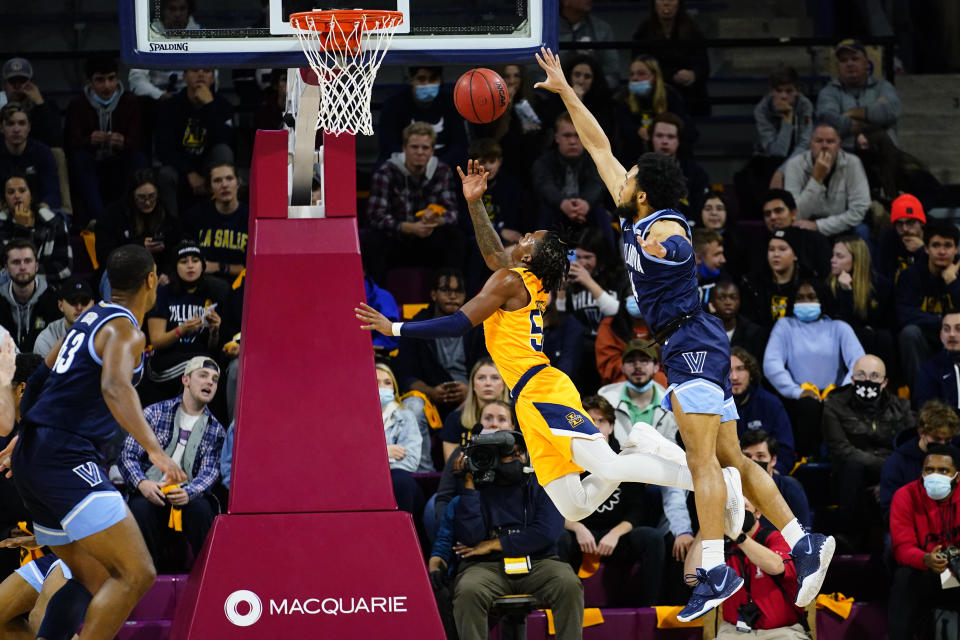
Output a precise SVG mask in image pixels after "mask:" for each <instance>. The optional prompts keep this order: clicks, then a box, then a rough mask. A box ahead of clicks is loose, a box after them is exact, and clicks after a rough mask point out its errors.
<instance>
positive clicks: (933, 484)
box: [923, 473, 957, 500]
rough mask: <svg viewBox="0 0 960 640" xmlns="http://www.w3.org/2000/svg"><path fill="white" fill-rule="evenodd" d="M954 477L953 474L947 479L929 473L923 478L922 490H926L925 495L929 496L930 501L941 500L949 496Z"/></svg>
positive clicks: (955, 475)
mask: <svg viewBox="0 0 960 640" xmlns="http://www.w3.org/2000/svg"><path fill="white" fill-rule="evenodd" d="M956 477H957V474H953V477H952V478H948V477H947V476H945V475H942V474H939V473H931V474H930V475H928V476H923V488H924V489H926V490H927V495H928V496H930V498H931V499H933V500H943V499H944V498H946V497H947V496H948V495H950V487H951V485H952V484H953V478H956Z"/></svg>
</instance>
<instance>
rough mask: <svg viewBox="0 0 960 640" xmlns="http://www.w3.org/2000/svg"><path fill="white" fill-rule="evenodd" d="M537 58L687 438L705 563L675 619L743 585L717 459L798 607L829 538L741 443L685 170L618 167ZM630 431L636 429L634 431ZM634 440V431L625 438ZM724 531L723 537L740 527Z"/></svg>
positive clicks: (815, 586) (821, 567)
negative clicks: (791, 579)
mask: <svg viewBox="0 0 960 640" xmlns="http://www.w3.org/2000/svg"><path fill="white" fill-rule="evenodd" d="M537 62H538V63H539V64H540V67H541V68H543V70H544V71H545V72H546V74H547V77H546V79H545V80H544V81H543V82H540V83H538V84H537V85H536V86H537V87H541V88H544V89H547V90H549V91H553V92H554V93H557V94H559V95H560V97H561V98H562V100H563V103H564V105H565V106H566V107H567V110H568V111H569V113H570V116H571V119H572V120H573V124H574V127H575V128H576V130H577V133H578V135H579V136H580V141H581V142H582V143H583V146H584V148H585V149H586V150H587V152H589V153H590V156H591V158H593V161H594V163H595V164H596V166H597V171H598V172H599V173H600V177H601V179H602V180H603V182H604V184H605V185H606V187H607V189H608V190H609V191H610V195H612V196H613V199H614V202H616V204H617V208H618V213H620V218H621V225H622V244H623V254H624V260H625V261H626V263H627V266H628V268H629V269H630V273H631V280H632V283H633V289H634V295H635V296H636V298H637V304H638V306H639V308H640V311H641V315H642V316H643V318H644V320H645V321H646V322H647V324H648V325H649V326H650V328H651V329H652V330H653V332H654V334H655V335H656V336H657V342H659V343H660V344H661V345H662V346H663V352H662V357H661V360H662V362H663V364H664V367H665V368H666V372H667V379H668V381H669V382H670V388H669V389H668V390H667V395H666V396H665V398H664V408H665V409H669V410H672V411H673V413H674V416H675V417H676V420H677V426H678V427H679V429H680V435H681V436H682V437H683V441H684V444H685V445H686V451H687V462H688V464H689V466H690V471H691V473H692V474H693V484H694V487H695V490H696V494H695V495H696V504H697V516H698V518H699V520H700V532H701V536H702V538H703V561H702V564H703V567H701V568H698V569H697V576H696V579H697V585H696V587H695V589H694V592H693V595H692V596H691V598H690V602H689V603H688V604H687V606H686V607H685V608H684V609H683V610H682V611H681V612H680V614H679V615H678V616H677V617H678V618H679V619H680V620H682V621H687V620H692V619H694V618H697V617H699V616H701V615H703V614H704V613H706V612H708V611H710V610H711V609H713V608H714V607H716V606H718V605H719V604H720V603H721V602H723V600H725V599H726V598H729V597H730V596H731V595H733V594H734V593H735V592H736V591H737V590H738V589H740V587H741V586H742V585H743V580H742V578H740V577H739V576H737V575H736V573H735V572H734V571H733V570H732V569H731V568H729V567H727V566H726V564H725V563H724V555H723V534H724V533H725V532H724V527H723V521H722V513H723V506H724V500H725V494H724V489H723V486H724V485H723V482H722V476H721V471H720V468H721V465H723V466H734V467H736V468H737V469H739V470H740V475H741V478H742V480H743V493H744V495H746V497H747V498H749V499H750V501H751V502H753V503H754V504H755V505H757V506H758V507H759V508H760V510H761V511H762V512H763V514H764V515H766V516H767V518H768V519H769V520H770V521H771V522H772V523H773V524H774V525H776V526H777V527H778V528H779V529H780V530H781V532H782V533H783V536H784V538H785V539H786V540H787V542H788V543H789V544H790V545H791V547H792V551H791V553H792V555H793V559H794V562H795V564H796V567H797V577H798V581H799V585H798V589H797V596H796V604H797V605H799V606H806V605H807V604H808V603H809V602H811V601H812V600H813V599H814V597H816V595H817V593H818V592H819V591H820V585H821V584H822V583H823V579H824V577H826V572H827V567H828V565H829V563H830V560H831V558H832V557H833V551H834V548H835V546H836V543H835V541H834V539H833V538H832V537H825V536H823V535H821V534H817V533H807V532H805V531H804V530H803V527H802V526H801V525H800V523H799V522H798V521H797V519H796V518H795V517H794V515H793V513H791V511H790V508H789V507H788V506H787V504H786V502H784V500H783V497H782V496H781V495H780V492H779V491H778V490H777V487H776V485H774V483H773V480H772V479H771V478H770V476H769V475H768V474H766V473H764V472H763V470H762V469H761V468H760V467H758V466H757V465H756V464H754V463H753V462H752V461H751V460H749V459H748V458H747V457H745V456H744V455H743V453H742V452H741V451H740V444H739V442H738V440H737V425H736V419H737V411H736V407H735V405H734V402H733V395H732V393H731V390H730V377H729V372H730V371H729V370H730V344H729V341H728V340H727V336H726V334H725V332H724V330H723V325H722V324H721V323H720V321H719V320H718V319H717V318H716V317H714V316H712V315H709V314H707V313H705V312H704V311H703V309H702V307H701V305H700V300H699V296H698V291H697V276H696V266H695V260H694V256H693V246H692V244H691V240H692V239H691V234H690V227H689V226H688V225H687V222H686V220H685V218H684V217H683V215H682V214H680V213H678V212H677V211H676V210H675V207H676V206H677V205H678V204H679V202H680V200H681V198H683V197H684V195H685V192H686V188H685V186H684V178H683V174H682V173H681V171H680V169H679V167H678V166H677V165H676V163H675V162H674V161H672V160H671V159H669V158H666V157H665V156H660V155H658V154H653V153H648V154H644V155H643V156H642V157H641V158H640V159H639V161H638V163H637V165H635V166H634V167H632V168H631V169H630V170H629V171H627V170H625V169H624V167H623V166H622V165H621V164H620V162H618V161H617V159H616V158H614V156H613V153H612V152H611V149H610V141H609V140H607V137H606V135H604V133H603V130H602V129H601V128H600V125H599V124H598V123H597V121H596V119H595V118H594V117H593V115H592V114H591V113H590V111H589V110H588V109H587V108H586V107H585V106H584V104H583V103H582V102H581V101H580V99H579V98H578V97H577V95H576V93H574V91H573V89H572V88H571V87H570V85H569V84H568V83H567V81H566V78H565V77H564V74H563V68H562V67H561V65H560V60H559V58H557V57H556V56H555V55H553V53H552V52H551V51H549V50H545V49H541V55H538V56H537ZM634 431H635V432H637V436H638V437H642V433H643V431H642V430H637V429H635V430H634ZM632 439H634V433H631V436H630V438H628V442H629V441H630V440H632ZM726 533H727V535H728V536H729V537H731V538H735V537H737V535H738V534H739V532H738V531H727V532H726Z"/></svg>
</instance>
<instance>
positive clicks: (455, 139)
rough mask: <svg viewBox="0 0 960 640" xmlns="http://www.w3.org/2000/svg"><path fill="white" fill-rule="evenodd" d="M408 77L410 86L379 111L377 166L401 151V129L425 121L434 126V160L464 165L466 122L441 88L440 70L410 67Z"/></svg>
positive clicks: (451, 99)
mask: <svg viewBox="0 0 960 640" xmlns="http://www.w3.org/2000/svg"><path fill="white" fill-rule="evenodd" d="M409 77H410V86H409V87H405V88H403V89H401V90H400V91H399V92H397V93H395V94H394V95H392V96H389V97H388V98H387V99H386V100H384V101H383V106H382V107H381V109H380V122H379V123H377V138H378V139H379V140H380V157H379V158H378V159H377V164H380V163H382V162H385V161H386V160H387V159H389V158H390V156H391V155H392V154H394V153H397V152H399V151H402V150H403V149H402V147H403V143H404V142H405V141H404V139H403V130H404V128H406V127H407V125H409V124H410V123H411V122H426V123H427V124H429V125H430V126H432V127H433V131H434V134H435V138H436V144H435V146H434V152H435V154H436V156H437V158H438V159H439V160H440V161H441V162H443V163H444V164H446V165H448V166H451V167H459V166H463V165H464V164H465V159H466V156H467V123H466V122H464V120H463V118H462V117H460V114H459V113H457V110H456V108H455V107H454V106H453V92H451V91H450V90H449V89H443V88H442V86H441V85H442V83H443V67H430V66H420V67H410V69H409Z"/></svg>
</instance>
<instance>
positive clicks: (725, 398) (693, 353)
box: [660, 312, 740, 422]
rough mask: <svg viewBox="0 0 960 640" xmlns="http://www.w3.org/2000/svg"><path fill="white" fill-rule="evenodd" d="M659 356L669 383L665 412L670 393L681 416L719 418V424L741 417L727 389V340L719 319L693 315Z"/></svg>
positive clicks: (703, 314)
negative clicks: (678, 402)
mask: <svg viewBox="0 0 960 640" xmlns="http://www.w3.org/2000/svg"><path fill="white" fill-rule="evenodd" d="M660 357H661V360H662V362H663V368H664V370H665V371H666V374H667V382H668V383H669V384H670V386H669V387H668V388H667V393H666V394H665V395H664V396H663V402H662V403H661V406H662V407H663V408H664V409H665V410H667V411H672V410H673V406H672V403H671V400H670V393H671V392H673V393H675V394H676V396H677V399H678V400H679V401H680V406H681V407H682V408H683V412H684V413H707V414H713V415H719V416H720V422H727V421H728V420H736V419H738V418H739V417H740V416H739V415H738V414H737V406H736V404H735V403H734V401H733V391H731V389H730V340H729V338H727V334H726V332H725V331H724V330H723V323H722V322H721V321H720V319H719V318H717V317H716V316H713V315H710V314H709V313H706V312H700V313H698V314H696V315H695V316H694V317H693V318H690V320H688V321H687V322H686V323H685V324H683V326H681V327H680V328H679V329H677V330H676V332H674V334H673V335H672V336H670V337H669V338H668V339H667V341H666V343H665V344H664V345H663V349H662V350H661V353H660Z"/></svg>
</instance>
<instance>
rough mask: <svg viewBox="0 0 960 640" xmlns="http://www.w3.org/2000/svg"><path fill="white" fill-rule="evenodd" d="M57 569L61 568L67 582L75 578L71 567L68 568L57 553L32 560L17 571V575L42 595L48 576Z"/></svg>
mask: <svg viewBox="0 0 960 640" xmlns="http://www.w3.org/2000/svg"><path fill="white" fill-rule="evenodd" d="M57 567H60V571H62V572H63V577H64V578H66V579H67V580H69V579H70V578H72V577H73V574H72V573H70V569H69V567H67V565H66V564H64V562H63V560H61V559H60V558H58V557H57V555H56V554H55V553H48V554H46V555H42V556H40V557H39V558H37V559H36V560H31V561H30V562H28V563H27V564H25V565H23V566H22V567H20V568H19V569H17V570H16V571H15V573H16V574H17V575H18V576H20V577H21V578H23V579H24V580H26V582H27V584H29V585H30V586H31V587H33V590H34V591H36V592H37V593H40V591H41V589H43V583H44V581H45V580H46V579H47V576H49V575H50V572H51V571H53V570H54V569H56V568H57Z"/></svg>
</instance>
